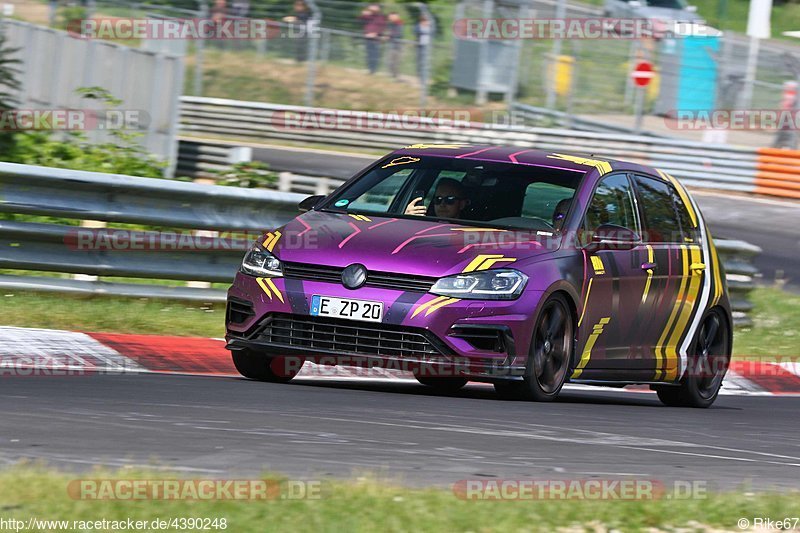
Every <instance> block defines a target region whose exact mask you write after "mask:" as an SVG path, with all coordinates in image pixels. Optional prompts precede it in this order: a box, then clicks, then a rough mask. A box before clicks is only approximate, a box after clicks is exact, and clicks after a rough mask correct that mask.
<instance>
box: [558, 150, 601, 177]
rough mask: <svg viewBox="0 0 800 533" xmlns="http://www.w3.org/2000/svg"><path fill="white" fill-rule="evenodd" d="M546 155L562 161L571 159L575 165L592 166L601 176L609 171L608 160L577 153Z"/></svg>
mask: <svg viewBox="0 0 800 533" xmlns="http://www.w3.org/2000/svg"><path fill="white" fill-rule="evenodd" d="M547 157H549V158H551V159H561V160H562V161H571V162H573V163H575V164H576V165H584V166H588V167H594V168H596V169H597V171H598V172H599V173H600V175H601V176H602V175H604V174H608V173H609V172H611V163H609V162H608V161H603V160H601V159H589V158H586V157H581V156H577V155H566V154H552V155H548V156H547Z"/></svg>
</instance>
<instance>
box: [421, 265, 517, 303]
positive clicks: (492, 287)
mask: <svg viewBox="0 0 800 533" xmlns="http://www.w3.org/2000/svg"><path fill="white" fill-rule="evenodd" d="M527 282H528V276H526V275H525V274H523V273H522V272H519V271H518V270H511V269H503V268H498V269H496V270H484V271H481V272H470V273H469V274H457V275H455V276H449V277H446V278H441V279H440V280H439V281H437V282H436V283H434V284H433V287H431V291H430V292H432V293H433V294H438V295H440V296H451V297H453V298H465V299H471V300H515V299H517V298H519V295H520V294H522V290H523V289H524V288H525V284H526V283H527Z"/></svg>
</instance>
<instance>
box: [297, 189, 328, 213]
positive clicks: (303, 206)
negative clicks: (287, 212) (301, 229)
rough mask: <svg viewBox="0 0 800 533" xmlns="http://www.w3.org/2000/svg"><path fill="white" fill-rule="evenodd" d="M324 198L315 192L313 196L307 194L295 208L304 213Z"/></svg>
mask: <svg viewBox="0 0 800 533" xmlns="http://www.w3.org/2000/svg"><path fill="white" fill-rule="evenodd" d="M324 198H325V196H324V195H322V194H315V195H314V196H309V197H308V198H305V199H303V201H302V202H300V203H299V204H297V209H299V210H300V212H301V213H305V212H307V211H311V210H312V209H314V208H315V207H316V206H317V205H319V203H320V202H321V201H322V200H323V199H324Z"/></svg>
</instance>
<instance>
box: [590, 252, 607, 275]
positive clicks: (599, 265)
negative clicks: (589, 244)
mask: <svg viewBox="0 0 800 533" xmlns="http://www.w3.org/2000/svg"><path fill="white" fill-rule="evenodd" d="M592 268H593V269H594V273H595V274H605V273H606V266H605V265H604V264H603V260H602V259H600V258H599V257H598V256H596V255H593V256H592Z"/></svg>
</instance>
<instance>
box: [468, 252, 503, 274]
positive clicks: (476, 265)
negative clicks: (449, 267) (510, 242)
mask: <svg viewBox="0 0 800 533" xmlns="http://www.w3.org/2000/svg"><path fill="white" fill-rule="evenodd" d="M516 260H517V258H516V257H505V256H503V255H502V254H480V255H478V256H476V257H475V259H473V260H472V261H470V263H469V264H468V265H467V266H466V267H464V270H462V271H461V272H475V271H477V270H486V269H488V268H491V267H492V266H493V265H494V264H495V263H504V262H505V263H513V262H514V261H516Z"/></svg>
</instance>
